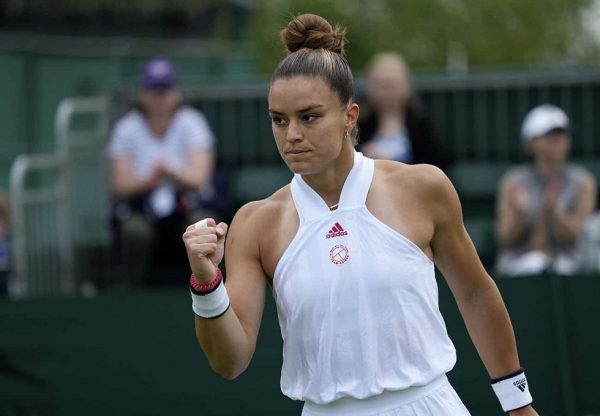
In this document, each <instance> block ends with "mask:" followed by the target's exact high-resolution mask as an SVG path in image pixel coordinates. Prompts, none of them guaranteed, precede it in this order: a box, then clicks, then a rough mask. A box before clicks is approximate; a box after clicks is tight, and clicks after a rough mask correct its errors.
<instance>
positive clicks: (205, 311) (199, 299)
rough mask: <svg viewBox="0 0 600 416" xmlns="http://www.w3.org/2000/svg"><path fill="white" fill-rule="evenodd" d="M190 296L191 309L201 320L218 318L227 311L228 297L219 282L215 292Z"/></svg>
mask: <svg viewBox="0 0 600 416" xmlns="http://www.w3.org/2000/svg"><path fill="white" fill-rule="evenodd" d="M191 294H192V309H193V311H194V313H195V314H196V315H198V316H200V317H201V318H207V319H212V318H218V317H219V316H221V315H223V314H224V313H225V312H227V309H229V295H227V290H225V285H224V284H223V282H222V281H221V283H219V286H217V288H216V289H215V290H213V291H212V292H210V293H207V294H205V295H197V294H195V293H194V292H191Z"/></svg>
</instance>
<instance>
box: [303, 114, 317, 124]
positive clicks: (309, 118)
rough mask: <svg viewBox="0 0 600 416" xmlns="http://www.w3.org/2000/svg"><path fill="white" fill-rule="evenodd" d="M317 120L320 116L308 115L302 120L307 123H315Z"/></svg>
mask: <svg viewBox="0 0 600 416" xmlns="http://www.w3.org/2000/svg"><path fill="white" fill-rule="evenodd" d="M317 118H319V116H318V115H316V114H306V115H303V116H302V120H303V121H307V122H311V121H315V120H316V119H317Z"/></svg>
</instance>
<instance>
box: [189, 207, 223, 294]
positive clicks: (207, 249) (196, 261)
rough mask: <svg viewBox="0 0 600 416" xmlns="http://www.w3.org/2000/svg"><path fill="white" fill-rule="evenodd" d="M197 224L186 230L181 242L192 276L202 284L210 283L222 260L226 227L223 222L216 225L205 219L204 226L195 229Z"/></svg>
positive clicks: (212, 220) (211, 220) (213, 221)
mask: <svg viewBox="0 0 600 416" xmlns="http://www.w3.org/2000/svg"><path fill="white" fill-rule="evenodd" d="M203 221H205V220H203ZM203 221H200V222H199V223H202V222H203ZM199 223H196V224H192V225H190V226H189V227H188V228H187V229H186V231H185V233H184V234H183V242H184V243H185V249H186V251H187V256H188V261H189V263H190V268H191V269H192V274H193V275H194V277H195V278H196V280H198V283H201V284H202V283H208V282H210V281H212V280H213V279H214V277H215V276H216V274H217V267H218V266H219V263H221V260H223V253H224V248H225V235H226V234H227V228H228V227H227V224H225V223H224V222H221V223H219V224H218V225H217V224H216V222H215V220H214V219H212V218H207V219H206V223H205V226H200V227H197V226H196V225H197V224H199Z"/></svg>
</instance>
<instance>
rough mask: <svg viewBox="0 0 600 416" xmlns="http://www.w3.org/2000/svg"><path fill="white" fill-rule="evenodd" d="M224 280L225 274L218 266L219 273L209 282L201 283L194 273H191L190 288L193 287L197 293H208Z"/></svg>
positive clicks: (193, 290)
mask: <svg viewBox="0 0 600 416" xmlns="http://www.w3.org/2000/svg"><path fill="white" fill-rule="evenodd" d="M222 280H223V274H222V273H221V269H219V268H217V275H216V276H215V278H214V279H213V280H211V281H210V282H208V283H199V282H198V280H196V277H195V276H194V274H193V273H192V274H191V275H190V288H191V289H192V292H194V293H196V294H197V295H206V294H207V293H210V292H212V291H214V290H215V289H216V288H217V286H219V284H220V283H221V281H222Z"/></svg>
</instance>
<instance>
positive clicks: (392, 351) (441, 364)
mask: <svg viewBox="0 0 600 416" xmlns="http://www.w3.org/2000/svg"><path fill="white" fill-rule="evenodd" d="M373 171H374V162H373V160H372V159H369V158H366V157H364V156H363V155H362V154H361V153H358V152H356V153H355V158H354V165H353V167H352V170H351V171H350V173H349V175H348V178H347V179H346V182H345V184H344V187H343V189H342V193H341V197H340V201H339V208H338V209H337V210H335V211H330V210H329V208H328V207H327V205H326V203H325V202H324V201H323V199H322V198H321V197H320V196H319V195H318V194H317V193H316V192H315V191H314V190H313V189H312V188H310V187H309V186H308V185H307V184H306V182H304V180H303V179H302V177H301V176H300V175H295V177H294V178H293V179H292V183H291V190H292V197H293V199H294V204H295V206H296V209H297V211H298V215H299V218H300V226H299V229H298V232H297V234H296V236H295V237H294V239H293V240H292V242H291V244H290V245H289V247H288V248H287V249H286V251H285V253H284V254H283V256H282V258H281V259H280V261H279V263H278V264H277V267H276V269H275V274H274V280H273V294H274V297H275V300H276V303H277V311H278V316H279V324H280V327H281V335H282V338H283V341H284V343H283V367H282V371H281V390H282V392H283V393H284V394H285V395H286V396H288V397H290V398H292V399H296V400H304V401H305V402H306V403H305V406H304V410H303V414H304V415H320V414H323V415H332V414H335V415H338V414H339V415H354V414H356V415H359V414H360V415H366V414H369V415H371V414H386V415H387V414H390V415H403V414H410V415H421V414H423V415H429V414H435V415H436V416H440V415H453V416H456V415H467V414H468V412H467V411H466V409H465V408H464V406H463V405H462V403H461V402H460V399H458V396H457V395H456V393H455V392H454V390H453V389H452V387H451V386H450V385H449V384H448V381H447V379H446V376H445V374H446V372H448V371H449V370H451V369H452V367H453V366H454V364H455V362H456V351H455V349H454V346H453V344H452V342H451V341H450V339H449V337H448V334H447V332H446V327H445V324H444V321H443V318H442V316H441V314H440V311H439V308H438V290H437V284H436V281H435V272H434V265H433V263H432V261H431V260H430V259H429V258H428V257H427V256H426V255H425V254H424V253H423V251H422V250H421V249H419V248H418V247H417V246H416V245H415V244H414V243H412V242H411V241H409V240H408V239H407V238H405V237H403V236H402V235H401V234H399V233H398V232H396V231H394V230H392V229H391V228H390V227H388V226H387V225H385V224H384V223H382V222H381V221H379V220H378V219H377V218H375V217H374V216H373V215H372V214H371V213H370V212H369V211H368V210H367V208H366V205H365V201H366V198H367V193H368V191H369V187H370V185H371V182H372V179H373ZM435 392H437V393H436V394H437V396H440V397H437V396H436V394H434V393H435ZM423 397H425V398H427V400H428V401H429V402H428V403H425V404H423V403H421V404H420V405H419V401H420V399H422V398H423ZM365 399H366V400H365ZM432 400H433V401H434V402H435V403H433V404H432V403H431V401H432ZM438 402H439V403H438ZM406 405H411V406H413V407H411V408H410V409H409V410H407V413H398V412H399V410H394V409H400V408H401V407H402V406H406ZM417 405H418V406H422V407H423V409H425V410H427V409H429V410H428V413H424V411H425V410H423V412H421V411H418V409H416V408H414V406H417ZM438 405H439V406H440V408H438V407H436V406H438ZM390 409H391V410H390ZM392 410H393V411H394V412H395V413H385V411H392ZM432 412H434V413H432Z"/></svg>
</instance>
